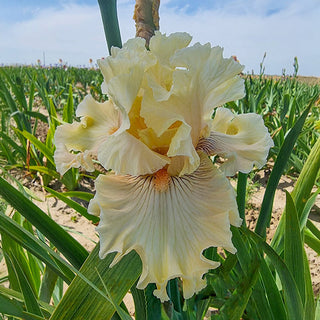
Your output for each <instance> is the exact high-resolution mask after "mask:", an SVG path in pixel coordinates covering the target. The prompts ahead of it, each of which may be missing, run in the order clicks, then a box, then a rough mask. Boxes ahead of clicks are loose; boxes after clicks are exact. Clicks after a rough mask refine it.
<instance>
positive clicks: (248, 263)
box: [0, 61, 320, 320]
mask: <svg viewBox="0 0 320 320" xmlns="http://www.w3.org/2000/svg"><path fill="white" fill-rule="evenodd" d="M261 68H262V66H261ZM295 70H296V71H297V70H298V64H297V61H295ZM262 71H263V69H262ZM101 82H102V76H101V74H100V72H98V71H96V70H87V69H76V68H68V69H66V68H48V69H46V68H32V67H2V68H0V116H1V119H0V121H1V122H0V166H1V170H2V171H3V175H2V177H1V178H0V195H1V203H0V205H1V206H0V234H1V250H0V260H2V259H4V261H5V263H6V274H5V275H4V276H3V277H2V278H1V279H0V282H1V283H0V319H2V318H3V317H1V315H5V316H7V317H8V319H10V320H11V319H51V320H54V319H59V320H60V319H68V320H72V319H83V318H86V319H90V320H95V319H97V320H99V319H113V320H115V319H128V315H127V313H126V312H127V311H126V308H125V306H124V305H123V303H122V300H123V297H124V295H125V294H126V293H127V292H128V291H129V290H130V292H131V294H132V296H133V299H134V303H135V317H136V319H137V320H140V319H152V320H154V319H166V320H168V319H170V320H173V319H179V320H182V319H183V320H184V319H188V320H193V319H194V320H201V319H203V318H204V316H205V315H206V314H207V315H208V310H209V313H210V312H211V319H223V320H224V319H228V320H229V319H231V320H232V319H235V320H236V319H240V318H241V319H244V320H249V319H262V320H265V319H272V320H276V319H277V320H278V319H287V320H291V319H297V320H301V319H306V320H313V319H317V317H319V314H320V311H319V310H320V303H319V299H318V298H317V297H315V296H314V293H313V288H312V281H311V275H310V268H309V263H308V260H307V256H306V252H305V249H304V245H305V244H307V245H308V246H309V247H310V248H312V249H313V250H315V251H316V252H317V253H318V254H320V231H319V230H318V228H317V227H316V226H315V225H314V224H313V223H312V222H311V220H310V219H309V218H308V217H309V213H310V210H311V208H312V206H313V205H314V203H315V201H316V198H317V196H318V194H319V191H320V189H319V182H320V181H319V166H320V139H319V136H320V131H319V118H320V109H319V106H318V105H317V104H316V102H315V101H316V100H317V99H318V98H319V96H320V87H319V86H309V85H306V84H303V83H300V82H299V81H298V80H297V77H294V78H283V79H278V80H276V79H272V78H268V77H265V76H264V75H263V74H261V75H260V77H253V76H247V77H245V86H246V93H247V94H246V97H245V98H243V99H242V100H240V101H237V102H231V103H228V104H227V107H229V108H231V109H233V110H235V111H236V112H238V113H247V112H256V113H259V114H261V115H262V116H263V118H264V121H265V124H266V125H267V127H268V128H269V131H270V133H271V135H272V137H273V140H274V143H275V146H274V148H273V149H272V150H271V152H270V155H269V160H270V163H271V166H273V170H272V173H271V175H270V177H269V182H268V186H267V190H266V192H265V195H264V200H263V203H262V207H261V211H260V215H259V219H258V223H257V227H256V232H252V231H249V230H248V228H247V226H246V223H245V214H246V208H247V207H246V202H247V195H248V193H249V192H250V188H251V189H252V184H251V183H250V178H251V177H250V175H246V174H239V175H238V177H237V179H238V180H237V203H238V207H239V212H240V215H241V217H242V219H243V225H242V227H241V228H239V229H237V228H232V232H233V243H234V245H235V247H236V248H237V254H236V255H233V254H230V253H228V252H223V253H222V252H220V251H218V250H217V249H216V248H209V249H207V250H205V252H204V254H205V256H206V257H207V258H208V259H213V260H216V261H220V263H221V266H220V267H219V268H217V269H215V270H211V271H210V272H208V274H207V275H206V278H207V283H208V286H207V287H206V288H205V289H204V290H203V291H202V292H200V293H199V294H197V295H195V296H193V297H192V298H190V299H188V300H184V299H183V296H182V292H181V281H180V280H179V279H172V280H171V281H170V282H169V284H168V287H167V291H168V295H169V297H170V299H171V300H170V302H168V303H164V304H161V303H160V301H159V300H158V299H157V298H155V297H154V295H153V293H152V292H153V290H154V289H155V286H154V285H152V284H151V285H149V286H147V288H146V289H145V290H139V289H137V288H136V287H135V285H136V282H137V279H138V277H139V275H140V273H141V262H140V259H139V257H138V255H137V254H136V253H135V252H131V253H129V254H128V255H126V256H125V257H124V258H123V259H122V260H121V261H120V262H119V263H118V264H116V265H115V266H114V267H112V268H108V266H109V264H110V263H111V261H112V260H113V257H114V254H110V255H108V256H107V257H106V258H105V259H104V260H101V259H100V258H99V257H98V250H99V248H98V247H99V245H97V246H96V248H95V249H94V250H93V252H91V253H90V255H89V254H88V252H87V251H86V250H85V249H84V248H83V247H82V246H81V245H80V244H79V243H78V242H77V241H76V240H75V239H74V238H72V237H71V236H70V235H69V234H68V233H67V231H66V230H64V229H63V228H61V227H60V226H59V225H57V224H56V223H55V222H54V221H53V220H52V219H51V218H50V217H49V216H48V215H47V214H46V213H45V212H43V211H42V210H40V209H39V208H38V207H37V206H36V205H34V204H33V203H32V199H30V196H28V194H27V193H26V192H25V191H24V189H23V187H22V186H21V185H20V184H19V182H17V181H15V184H16V185H17V187H18V189H16V188H15V187H13V186H12V185H11V184H12V183H13V182H14V179H12V178H10V174H9V172H10V170H11V169H13V168H15V170H17V169H23V170H25V171H26V172H28V173H29V174H31V175H32V177H33V178H37V177H39V176H41V179H42V182H43V186H44V187H46V188H45V189H46V190H47V191H48V192H49V193H50V194H51V196H55V197H57V198H58V199H60V200H62V201H64V202H65V203H66V204H67V205H68V206H70V207H72V208H73V209H74V210H75V211H76V212H78V213H79V214H81V215H82V216H84V217H85V218H87V219H88V220H91V222H93V223H98V221H99V218H97V217H95V216H92V215H90V214H88V212H87V210H86V208H85V206H82V205H80V204H79V203H78V202H76V201H75V200H74V198H77V199H81V200H83V201H90V200H91V199H92V197H93V195H92V194H91V193H87V192H83V191H74V190H75V189H77V188H78V186H79V184H81V182H82V179H83V178H84V177H85V174H83V173H80V172H79V170H78V169H71V170H69V171H68V172H67V173H66V174H65V175H64V176H63V177H61V176H60V175H59V174H58V173H57V171H56V167H55V163H54V159H53V155H54V148H55V147H54V133H55V130H56V127H57V126H58V125H60V123H62V122H68V123H71V122H73V121H74V120H75V108H76V106H77V105H78V104H79V102H80V101H81V100H82V99H83V98H84V96H85V95H86V94H88V93H91V94H92V95H93V96H94V97H95V98H96V99H97V100H102V99H103V98H104V97H103V95H102V93H101V90H100V84H101ZM43 129H45V133H42V131H41V130H43ZM283 174H298V175H299V177H298V179H297V181H296V184H295V187H294V190H293V192H292V193H291V194H289V193H287V202H286V209H285V210H284V214H283V215H282V217H281V220H280V223H279V225H278V227H277V230H276V233H275V236H274V238H273V239H272V241H271V243H270V244H267V243H266V241H265V234H266V228H267V226H268V224H269V223H270V218H271V210H272V206H273V196H274V193H275V191H276V188H277V187H278V183H279V180H280V178H281V176H282V175H283ZM5 177H6V178H5ZM86 177H87V178H88V176H86ZM91 178H94V177H91ZM53 181H60V182H61V183H63V184H64V185H65V186H66V187H67V189H68V190H69V191H67V192H58V191H57V190H53V188H49V187H47V186H48V185H49V186H51V187H52V185H51V183H52V182H53ZM314 186H317V187H318V189H317V190H316V189H314ZM314 190H316V191H314ZM71 198H72V199H71ZM8 204H9V205H10V206H11V207H9V206H7V205H8ZM6 208H8V209H6ZM10 208H11V209H10ZM79 270H80V271H79ZM72 280H73V281H72ZM71 281H72V283H71ZM3 282H7V284H9V288H7V287H6V286H4V285H3V284H2V283H3ZM64 283H65V284H64ZM64 285H65V286H66V285H67V286H68V290H67V292H66V293H63V286H64Z"/></svg>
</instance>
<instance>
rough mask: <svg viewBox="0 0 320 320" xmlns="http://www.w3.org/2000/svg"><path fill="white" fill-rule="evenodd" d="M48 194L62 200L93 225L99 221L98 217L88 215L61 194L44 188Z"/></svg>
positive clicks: (83, 209)
mask: <svg viewBox="0 0 320 320" xmlns="http://www.w3.org/2000/svg"><path fill="white" fill-rule="evenodd" d="M44 188H45V189H46V190H47V191H48V192H50V193H51V194H52V195H54V196H55V197H57V198H58V199H60V200H62V201H63V202H64V203H66V204H67V205H68V206H69V207H71V208H73V209H74V210H76V211H77V212H78V213H80V214H81V215H82V216H83V217H85V218H87V219H88V220H90V221H92V222H93V223H98V222H99V221H100V218H99V217H96V216H93V215H92V214H89V213H88V211H87V209H86V208H84V207H83V206H81V205H80V204H79V203H77V202H75V201H73V200H71V199H69V198H68V197H66V196H65V195H63V194H62V193H59V192H57V191H54V190H52V189H51V188H49V187H44Z"/></svg>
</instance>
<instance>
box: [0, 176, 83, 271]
mask: <svg viewBox="0 0 320 320" xmlns="http://www.w3.org/2000/svg"><path fill="white" fill-rule="evenodd" d="M0 195H1V196H2V197H3V199H4V200H6V201H7V202H8V203H9V204H10V205H11V206H12V207H14V208H15V209H16V210H17V211H18V212H20V213H21V214H22V215H23V216H24V217H25V218H26V219H27V220H28V221H30V222H31V223H32V225H34V226H35V227H36V228H37V229H38V230H39V231H40V232H41V233H43V234H44V235H45V236H46V237H47V238H48V239H49V240H50V241H51V242H52V243H53V244H54V245H55V246H56V247H57V249H58V250H59V251H60V252H61V253H62V254H63V255H64V256H65V257H66V258H67V259H68V260H69V261H70V262H71V263H72V264H73V265H74V266H75V267H76V268H80V266H81V265H82V263H83V262H84V260H85V259H86V258H87V256H88V252H87V251H86V250H85V249H84V248H83V247H82V245H81V244H80V243H79V242H77V241H76V240H75V239H74V238H72V237H71V236H70V235H69V234H68V233H67V232H66V231H64V230H63V229H62V228H61V227H60V226H59V225H58V224H57V223H56V222H54V221H53V220H52V219H51V218H50V217H48V216H47V215H46V214H45V213H44V212H43V211H42V210H41V209H40V208H38V207H37V206H36V205H35V204H34V203H33V202H31V201H30V200H29V199H27V198H26V197H25V196H24V195H22V194H21V193H20V192H19V191H18V190H16V189H15V188H14V187H12V186H11V185H10V184H9V183H8V182H7V181H5V180H4V179H2V178H1V177H0Z"/></svg>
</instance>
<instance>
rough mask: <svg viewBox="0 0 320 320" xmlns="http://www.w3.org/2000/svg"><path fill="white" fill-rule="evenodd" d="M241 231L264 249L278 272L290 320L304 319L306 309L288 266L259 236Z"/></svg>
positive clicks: (245, 230)
mask: <svg viewBox="0 0 320 320" xmlns="http://www.w3.org/2000/svg"><path fill="white" fill-rule="evenodd" d="M241 231H242V232H243V233H244V234H246V235H248V237H250V238H251V239H252V240H253V241H254V242H255V243H256V244H257V245H258V247H260V248H261V249H263V251H264V252H265V253H266V254H267V256H268V257H269V259H270V260H271V262H272V264H273V266H274V267H275V269H276V270H277V273H278V275H279V278H280V280H281V284H282V288H283V293H284V298H285V303H286V309H287V314H288V319H290V320H301V319H303V315H304V308H303V305H302V301H301V297H300V294H299V291H298V288H297V285H296V283H295V281H294V279H293V277H292V275H291V272H290V271H289V269H288V267H287V266H286V264H285V263H284V262H283V260H282V259H281V258H280V256H279V255H278V254H277V253H276V252H275V251H274V250H273V249H272V247H270V246H269V245H268V244H267V243H266V242H265V241H264V239H263V238H261V237H260V236H259V235H257V234H256V233H254V232H252V231H250V230H249V229H246V228H241Z"/></svg>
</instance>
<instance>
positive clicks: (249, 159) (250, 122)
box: [197, 108, 273, 176]
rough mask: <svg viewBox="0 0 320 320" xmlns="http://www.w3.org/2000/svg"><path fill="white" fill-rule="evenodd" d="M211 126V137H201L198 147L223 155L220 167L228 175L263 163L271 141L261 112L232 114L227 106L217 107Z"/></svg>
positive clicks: (213, 153) (209, 152)
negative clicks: (258, 113) (223, 160)
mask: <svg viewBox="0 0 320 320" xmlns="http://www.w3.org/2000/svg"><path fill="white" fill-rule="evenodd" d="M211 129H212V131H211V134H210V136H209V137H208V138H206V139H202V140H201V141H200V142H199V144H198V147H197V148H198V149H201V150H203V151H205V152H206V153H207V154H208V155H219V156H222V157H224V158H225V159H226V160H225V162H224V163H223V165H222V166H221V170H223V171H224V172H225V174H226V175H227V176H232V175H234V174H235V173H236V172H237V171H241V172H244V173H248V172H250V171H251V170H252V168H253V166H254V165H255V166H257V167H258V168H261V167H262V166H264V165H265V163H266V161H267V156H268V153H269V149H270V148H271V147H272V146H273V141H272V139H271V137H270V134H269V132H268V129H267V128H266V127H265V125H264V122H263V119H262V117H261V116H260V115H257V114H254V113H247V114H240V115H235V114H233V113H232V112H231V111H230V110H229V109H226V108H218V109H217V112H216V115H215V118H214V119H213V121H212V127H211Z"/></svg>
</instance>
